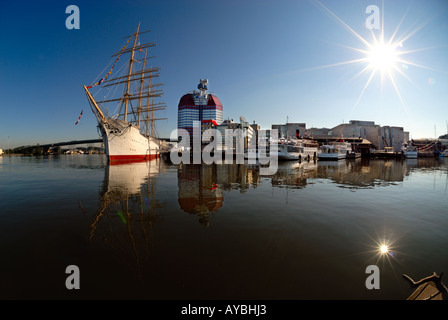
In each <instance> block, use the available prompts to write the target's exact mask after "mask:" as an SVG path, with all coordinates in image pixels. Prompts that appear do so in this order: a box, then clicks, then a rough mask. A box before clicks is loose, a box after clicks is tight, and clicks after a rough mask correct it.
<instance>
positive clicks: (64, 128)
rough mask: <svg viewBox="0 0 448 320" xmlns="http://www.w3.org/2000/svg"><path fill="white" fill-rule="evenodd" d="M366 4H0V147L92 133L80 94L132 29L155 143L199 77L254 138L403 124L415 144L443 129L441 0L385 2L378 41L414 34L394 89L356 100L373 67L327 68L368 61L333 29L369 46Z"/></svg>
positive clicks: (367, 0) (445, 69)
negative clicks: (257, 128)
mask: <svg viewBox="0 0 448 320" xmlns="http://www.w3.org/2000/svg"><path fill="white" fill-rule="evenodd" d="M71 4H74V5H77V6H78V7H79V10H80V29H79V30H68V29H67V28H66V27H65V20H66V18H67V17H68V16H69V15H68V14H66V13H65V9H66V7H67V6H68V5H71ZM369 5H377V6H378V7H379V8H382V1H375V0H360V1H355V0H338V1H334V0H333V1H330V0H321V1H319V2H318V1H312V0H309V1H307V0H277V1H274V0H226V1H218V0H209V1H196V0H146V1H118V0H115V1H76V0H73V1H29V2H26V1H25V2H24V1H8V2H6V1H2V2H1V4H0V42H1V49H0V148H4V149H5V148H8V147H15V146H20V145H27V144H35V143H49V142H59V141H68V140H77V139H91V138H97V137H98V134H97V131H96V119H95V117H94V115H93V114H92V113H91V111H90V108H89V105H88V102H87V99H86V96H85V93H84V91H83V88H82V86H83V85H88V84H91V83H92V82H93V81H94V80H95V79H96V78H97V77H98V76H99V75H100V73H101V72H102V71H103V70H104V68H105V67H106V65H107V63H109V62H110V59H111V55H112V54H113V53H115V52H117V51H119V50H120V49H121V47H122V46H123V45H124V42H123V41H124V40H123V39H122V38H123V37H124V36H126V35H128V34H131V33H132V32H133V31H134V30H135V28H136V27H137V24H138V22H141V25H142V29H144V30H147V29H151V30H152V32H151V33H149V34H147V35H148V37H147V40H149V41H155V42H157V46H156V47H155V48H154V49H153V51H152V53H151V55H155V56H157V58H156V59H154V60H153V62H154V64H155V65H157V66H160V67H161V68H162V70H161V77H160V81H161V82H163V83H164V84H165V86H164V92H165V94H164V98H163V102H165V103H166V104H167V109H166V111H165V112H162V113H161V114H160V116H161V117H167V118H168V120H165V121H160V122H159V124H158V128H159V132H160V134H161V135H162V136H164V137H169V134H170V133H171V131H172V130H174V129H176V125H177V104H178V102H179V99H180V97H181V96H182V95H183V94H185V93H186V92H188V91H191V90H193V89H195V88H196V86H197V84H198V81H199V79H201V78H207V79H209V89H210V91H211V92H213V93H214V94H216V95H217V96H218V97H219V98H220V100H221V102H222V103H223V106H224V118H225V119H227V118H231V119H238V118H239V116H240V115H242V116H244V117H245V118H246V119H247V120H248V121H250V122H252V121H256V122H257V123H258V124H260V125H261V127H262V128H264V129H268V128H270V126H271V124H273V123H285V122H286V120H287V119H289V122H305V123H306V124H307V127H333V126H336V125H338V124H340V123H342V122H348V121H349V120H369V121H375V122H376V123H378V124H380V125H390V126H402V127H404V128H405V130H407V131H410V133H411V136H412V137H413V138H423V137H430V138H433V137H434V136H435V135H437V136H439V135H441V134H445V133H447V130H448V129H447V125H446V121H447V120H448V90H447V88H448V19H447V17H448V3H447V2H446V1H443V0H440V1H439V0H429V1H417V0H415V1H408V0H406V1H404V0H393V1H390V0H385V1H384V11H382V12H381V14H384V29H383V31H384V34H385V39H386V40H387V39H389V38H390V37H391V36H392V34H393V33H394V31H395V30H396V28H397V26H398V25H400V27H399V29H398V31H397V32H396V36H395V37H396V39H399V38H400V37H404V36H406V35H408V34H411V35H412V36H411V37H409V38H408V39H407V40H406V41H404V42H403V43H402V46H401V47H400V50H402V52H404V51H412V52H410V53H408V54H406V55H403V56H402V57H403V59H406V61H408V62H409V63H407V64H406V63H399V69H400V70H401V72H395V73H394V74H393V75H394V79H395V85H396V89H395V87H394V85H393V83H391V82H390V81H388V79H387V78H386V79H385V80H384V82H383V85H381V81H380V77H379V76H378V74H377V75H376V76H375V77H373V78H372V80H371V82H370V83H369V85H368V86H367V89H366V90H365V92H364V94H363V95H362V96H361V99H359V101H358V98H359V97H360V95H361V92H363V87H364V86H365V85H366V83H367V81H368V79H369V75H370V72H364V73H362V74H361V75H359V76H358V77H355V76H356V75H357V74H358V73H359V72H360V71H361V70H362V69H363V68H364V67H365V66H366V64H365V62H364V63H348V64H342V65H338V66H333V67H325V68H324V67H323V66H328V65H333V64H338V63H341V62H344V61H349V60H354V59H360V58H362V57H364V56H365V54H363V53H362V52H359V51H356V50H353V49H350V48H358V49H366V45H365V44H364V43H363V42H362V41H361V40H360V39H359V38H358V37H356V36H355V35H354V33H353V32H351V31H350V30H349V29H348V28H347V27H346V26H344V25H343V24H342V23H341V21H343V22H344V23H345V24H346V25H347V26H349V27H350V28H352V30H353V31H355V32H356V33H357V34H358V35H359V36H360V37H362V38H364V39H366V40H367V41H368V42H371V41H372V36H371V31H370V30H368V29H367V28H366V27H365V21H366V16H368V14H367V15H366V13H365V10H366V8H367V6H369ZM330 12H331V13H330ZM336 17H338V18H339V19H340V21H338V19H337V18H336ZM400 21H401V24H400ZM414 31H417V32H414ZM379 33H380V30H374V34H375V35H377V36H378V35H379ZM104 72H107V71H104ZM102 76H104V75H102ZM397 90H398V92H399V94H400V96H401V100H400V98H399V96H398V95H397ZM81 110H84V114H83V117H82V119H81V121H80V123H79V124H78V125H76V126H75V125H74V124H75V122H76V120H77V119H78V116H79V113H80V112H81ZM8 137H9V138H8Z"/></svg>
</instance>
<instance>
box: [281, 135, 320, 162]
mask: <svg viewBox="0 0 448 320" xmlns="http://www.w3.org/2000/svg"><path fill="white" fill-rule="evenodd" d="M277 148H278V149H277V156H278V160H280V161H281V160H295V161H297V160H298V161H301V160H308V161H309V160H313V159H317V158H316V157H317V153H318V151H319V149H318V145H317V142H316V141H314V140H311V139H287V140H283V139H280V140H279V143H278V145H277Z"/></svg>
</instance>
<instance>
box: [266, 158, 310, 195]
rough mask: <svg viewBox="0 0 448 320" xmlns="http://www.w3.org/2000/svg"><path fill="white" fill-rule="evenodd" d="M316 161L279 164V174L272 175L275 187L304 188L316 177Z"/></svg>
mask: <svg viewBox="0 0 448 320" xmlns="http://www.w3.org/2000/svg"><path fill="white" fill-rule="evenodd" d="M316 172H317V162H316V161H303V162H297V161H291V162H281V163H279V164H278V169H277V172H276V173H275V174H274V175H272V178H271V183H272V186H273V187H288V188H299V189H300V188H304V187H306V185H307V181H308V179H310V178H314V177H316Z"/></svg>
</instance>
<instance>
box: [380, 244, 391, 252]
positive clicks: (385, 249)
mask: <svg viewBox="0 0 448 320" xmlns="http://www.w3.org/2000/svg"><path fill="white" fill-rule="evenodd" d="M380 252H381V254H387V253H389V247H388V246H387V245H385V244H383V245H381V247H380Z"/></svg>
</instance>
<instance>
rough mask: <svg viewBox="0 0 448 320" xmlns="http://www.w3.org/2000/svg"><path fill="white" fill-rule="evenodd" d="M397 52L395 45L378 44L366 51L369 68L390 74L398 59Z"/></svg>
mask: <svg viewBox="0 0 448 320" xmlns="http://www.w3.org/2000/svg"><path fill="white" fill-rule="evenodd" d="M398 56H399V55H398V52H397V51H396V49H395V45H393V44H388V43H384V41H381V42H378V43H376V44H375V45H373V46H372V47H371V48H370V50H369V51H367V54H366V57H367V62H368V64H369V67H370V68H371V69H373V70H374V71H380V72H387V73H390V72H392V71H393V70H394V69H395V68H396V66H397V62H398V61H399V59H398Z"/></svg>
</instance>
